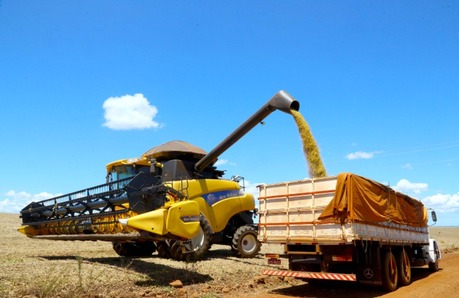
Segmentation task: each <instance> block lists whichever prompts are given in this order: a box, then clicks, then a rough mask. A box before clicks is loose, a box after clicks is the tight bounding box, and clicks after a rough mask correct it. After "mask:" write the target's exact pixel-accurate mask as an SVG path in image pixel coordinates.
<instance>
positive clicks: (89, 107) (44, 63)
mask: <svg viewBox="0 0 459 298" xmlns="http://www.w3.org/2000/svg"><path fill="white" fill-rule="evenodd" d="M0 57H1V59H0V99H1V102H2V106H3V108H2V109H1V110H0V138H1V140H2V143H1V144H2V146H1V148H2V149H1V152H2V157H3V170H2V174H1V182H0V212H18V211H19V210H20V209H21V208H22V207H23V206H25V204H26V203H28V202H29V201H31V200H38V199H44V198H47V197H49V196H51V195H55V194H61V193H66V192H71V191H75V190H79V189H82V188H86V187H89V186H93V185H97V184H101V183H103V182H104V178H105V165H106V164H107V163H109V162H111V161H113V160H117V159H121V158H130V157H136V156H140V155H141V154H142V153H144V152H145V151H147V150H148V149H150V148H152V147H154V146H157V145H160V144H162V143H165V142H168V141H171V140H183V141H187V142H189V143H192V144H194V145H196V146H198V147H201V148H203V149H204V150H206V151H210V150H211V149H212V148H214V147H215V146H216V145H217V144H218V143H220V141H222V140H223V139H224V138H225V137H226V136H227V135H228V134H230V133H231V132H232V131H233V130H234V129H235V128H237V127H238V126H239V125H240V124H241V123H243V122H244V121H245V120H246V119H247V118H248V117H250V116H251V115H252V114H253V113H254V112H255V111H257V110H258V109H259V108H260V107H261V106H262V105H263V104H265V103H266V102H267V101H268V100H269V99H270V98H271V97H272V96H273V95H274V94H275V93H276V92H277V91H278V90H281V89H284V90H287V91H288V92H289V93H290V94H292V95H293V96H294V97H295V98H296V99H297V100H298V101H299V102H300V105H301V107H300V112H301V113H302V115H303V116H304V118H305V119H306V120H307V122H308V123H309V125H310V127H311V130H312V133H313V135H314V137H315V139H316V141H317V143H318V145H319V147H320V151H321V155H322V159H323V161H324V164H325V167H326V169H327V171H328V174H329V175H336V174H338V173H340V172H352V173H356V174H359V175H362V176H365V177H368V178H371V179H374V180H377V181H379V182H382V183H387V184H389V185H391V186H392V187H394V188H396V189H398V190H400V191H402V192H405V193H407V194H409V195H412V196H414V197H416V198H418V199H420V200H421V201H422V202H424V203H425V205H426V206H427V207H429V208H435V209H436V211H437V213H438V217H439V222H438V224H439V225H443V226H447V225H459V183H458V182H459V130H458V127H459V119H458V112H459V4H458V3H457V2H456V1H228V2H224V1H0ZM219 163H220V168H221V169H224V170H226V173H227V174H226V176H227V177H230V176H232V175H236V174H239V175H241V176H243V177H245V179H246V183H247V185H248V186H249V187H248V189H249V191H255V190H256V188H255V186H256V185H257V184H260V183H273V182H282V181H290V180H299V179H303V178H306V177H307V173H308V171H307V166H306V160H305V158H304V155H303V152H302V145H301V140H300V137H299V134H298V130H297V128H296V125H295V122H294V120H293V118H292V117H291V116H290V115H288V114H285V113H283V112H278V111H276V112H274V113H273V114H271V115H270V116H268V118H266V119H265V125H263V126H261V125H260V126H257V127H255V128H254V129H253V130H252V131H250V132H249V133H248V134H247V135H246V136H245V137H244V138H242V139H241V140H240V141H239V142H238V143H236V144H235V145H234V146H233V147H231V148H230V149H228V150H227V151H226V152H225V153H224V154H223V155H222V156H221V158H220V162H219Z"/></svg>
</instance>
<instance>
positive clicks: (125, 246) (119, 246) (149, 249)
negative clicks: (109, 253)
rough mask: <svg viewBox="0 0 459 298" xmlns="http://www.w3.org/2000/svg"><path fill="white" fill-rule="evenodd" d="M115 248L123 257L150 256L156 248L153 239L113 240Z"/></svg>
mask: <svg viewBox="0 0 459 298" xmlns="http://www.w3.org/2000/svg"><path fill="white" fill-rule="evenodd" d="M113 250H114V251H115V252H116V253H117V254H118V255H120V256H122V257H149V256H151V254H152V253H154V252H155V250H156V245H155V244H154V243H153V242H151V241H145V242H113Z"/></svg>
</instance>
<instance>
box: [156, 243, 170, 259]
mask: <svg viewBox="0 0 459 298" xmlns="http://www.w3.org/2000/svg"><path fill="white" fill-rule="evenodd" d="M156 251H157V252H158V256H159V257H160V258H164V259H169V258H170V257H171V248H170V246H169V244H168V243H167V242H166V241H158V242H156Z"/></svg>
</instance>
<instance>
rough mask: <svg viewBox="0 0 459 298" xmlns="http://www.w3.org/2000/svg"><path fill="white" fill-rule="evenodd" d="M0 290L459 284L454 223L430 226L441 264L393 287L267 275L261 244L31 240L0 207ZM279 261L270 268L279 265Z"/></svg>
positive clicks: (304, 290)
mask: <svg viewBox="0 0 459 298" xmlns="http://www.w3.org/2000/svg"><path fill="white" fill-rule="evenodd" d="M0 220H1V222H2V223H3V224H2V226H0V235H2V237H1V238H0V252H1V254H0V297H28V298H32V297H158V298H159V297H208V298H210V297H248V296H250V297H260V298H261V297H271V298H279V297H329V296H332V295H339V296H340V297H353V298H356V297H400V296H402V297H416V298H422V297H430V296H432V294H435V295H436V296H443V297H454V296H457V293H458V292H459V280H458V279H457V278H455V277H457V276H459V249H458V247H459V227H454V228H442V227H434V228H431V234H432V236H433V237H435V238H436V239H437V240H438V241H439V243H440V246H441V249H442V253H443V258H442V260H441V261H440V270H439V271H437V272H434V273H432V272H430V271H429V270H428V269H427V268H413V276H412V277H413V281H412V283H411V284H410V285H408V286H405V287H401V288H399V289H397V290H396V291H395V292H392V293H385V292H384V291H383V290H381V288H379V287H371V286H363V285H360V284H356V283H325V284H323V285H321V286H319V285H316V286H315V287H314V286H311V285H309V284H308V283H307V282H304V281H301V280H296V279H290V278H278V277H267V276H262V275H260V273H261V271H262V270H263V269H266V268H270V267H272V266H271V265H268V264H267V262H266V259H265V258H264V257H263V254H264V253H267V252H282V247H280V246H272V245H271V246H269V245H264V246H263V248H262V251H261V253H260V255H259V256H258V257H256V258H252V259H239V258H236V257H234V256H233V255H232V253H231V250H230V248H229V247H227V246H221V245H214V246H212V248H211V250H210V252H209V255H208V258H206V259H205V260H203V261H199V262H195V263H185V262H179V261H174V260H170V259H162V258H159V257H158V256H157V255H156V254H153V256H152V257H149V258H123V257H119V256H118V255H116V253H115V252H114V251H113V249H112V246H111V243H109V242H82V241H69V242H67V241H50V240H35V239H30V238H27V237H25V236H24V235H22V234H20V233H19V232H17V228H18V227H19V226H20V219H19V217H18V215H16V214H5V213H0ZM286 266H287V264H286V263H283V264H281V265H279V266H277V268H280V269H286Z"/></svg>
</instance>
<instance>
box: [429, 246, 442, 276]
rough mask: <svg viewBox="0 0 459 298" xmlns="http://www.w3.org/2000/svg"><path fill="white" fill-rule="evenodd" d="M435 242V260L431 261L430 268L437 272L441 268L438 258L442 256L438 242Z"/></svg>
mask: <svg viewBox="0 0 459 298" xmlns="http://www.w3.org/2000/svg"><path fill="white" fill-rule="evenodd" d="M434 244H435V246H434V247H435V262H431V263H429V270H430V271H431V272H437V271H438V269H440V267H439V265H438V258H439V257H440V251H439V250H438V246H437V244H436V243H435V242H434Z"/></svg>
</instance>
